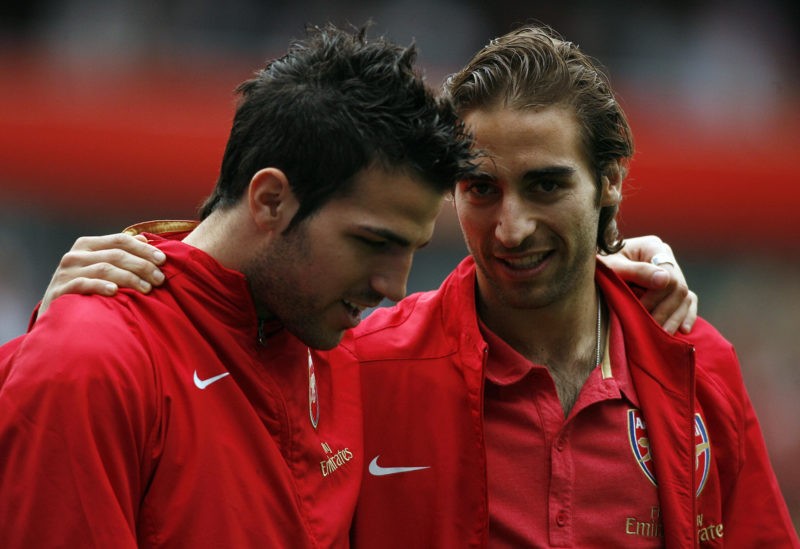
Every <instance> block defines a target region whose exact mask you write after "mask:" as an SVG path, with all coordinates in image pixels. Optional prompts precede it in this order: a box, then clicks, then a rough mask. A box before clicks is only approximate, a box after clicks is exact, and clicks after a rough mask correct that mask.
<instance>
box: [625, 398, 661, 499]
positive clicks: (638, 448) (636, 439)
mask: <svg viewBox="0 0 800 549" xmlns="http://www.w3.org/2000/svg"><path fill="white" fill-rule="evenodd" d="M628 440H629V441H630V443H631V450H633V456H634V457H635V458H636V463H637V464H639V467H640V468H641V470H642V472H643V473H644V474H645V476H646V477H647V478H648V479H650V482H652V483H653V485H654V486H655V485H656V475H655V469H654V468H653V455H652V454H651V453H650V439H649V438H647V426H646V425H645V423H644V419H643V418H642V412H640V411H639V410H636V409H633V408H632V409H630V410H628Z"/></svg>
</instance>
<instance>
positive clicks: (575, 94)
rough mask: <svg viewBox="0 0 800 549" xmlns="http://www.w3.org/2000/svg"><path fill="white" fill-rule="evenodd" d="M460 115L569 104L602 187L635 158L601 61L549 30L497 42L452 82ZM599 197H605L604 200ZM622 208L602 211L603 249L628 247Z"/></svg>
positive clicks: (538, 28) (517, 33) (448, 88)
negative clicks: (610, 173)
mask: <svg viewBox="0 0 800 549" xmlns="http://www.w3.org/2000/svg"><path fill="white" fill-rule="evenodd" d="M445 93H446V94H447V95H448V97H450V99H451V100H452V101H453V104H454V105H455V108H456V110H457V111H458V113H459V114H460V115H461V116H466V115H467V114H468V113H469V112H471V111H474V110H479V109H484V108H491V107H494V106H502V107H507V108H511V109H531V108H539V107H546V106H551V105H564V106H567V107H569V108H571V109H572V111H573V112H574V113H575V115H576V117H577V119H578V122H579V124H580V125H581V133H582V137H583V145H584V148H585V150H586V153H587V156H588V158H589V160H590V162H591V163H592V166H591V167H592V168H593V170H594V173H595V176H596V180H597V181H596V184H597V186H598V190H599V188H600V181H601V179H600V178H601V176H602V175H603V174H604V173H606V170H607V169H609V167H610V164H612V163H617V165H619V168H620V170H621V173H622V177H623V178H624V176H625V174H626V170H627V160H628V159H630V157H631V156H633V134H632V133H631V129H630V126H629V125H628V120H627V118H626V116H625V113H624V112H623V110H622V107H621V106H620V105H619V103H618V102H617V100H616V98H615V97H614V92H613V90H612V89H611V84H610V83H609V80H608V77H607V76H606V74H605V73H604V72H603V70H602V67H601V66H600V64H599V63H598V62H597V61H595V60H594V59H592V58H591V57H589V56H588V55H586V54H584V53H583V52H582V51H581V50H580V48H579V47H578V46H577V45H576V44H573V43H572V42H568V41H566V40H564V39H563V38H562V37H561V36H560V35H559V34H558V33H556V32H555V31H554V30H553V29H551V28H549V27H547V26H545V25H531V26H525V27H521V28H519V29H516V30H514V31H511V32H509V33H508V34H506V35H504V36H501V37H500V38H495V39H494V40H492V41H491V42H490V43H489V44H488V45H487V46H486V47H484V48H483V49H482V50H481V51H479V52H478V53H477V54H475V56H474V57H473V58H472V60H471V61H470V62H469V64H467V66H466V67H464V68H463V69H461V71H460V72H458V73H456V74H454V75H453V76H451V77H450V78H449V79H448V81H447V83H446V84H445ZM598 196H599V195H598ZM617 210H618V206H606V207H604V208H602V209H601V210H600V226H599V228H598V234H597V247H598V249H599V250H601V251H602V252H605V253H613V252H616V251H619V249H620V248H622V242H621V240H620V237H619V231H618V229H617V225H616V215H617Z"/></svg>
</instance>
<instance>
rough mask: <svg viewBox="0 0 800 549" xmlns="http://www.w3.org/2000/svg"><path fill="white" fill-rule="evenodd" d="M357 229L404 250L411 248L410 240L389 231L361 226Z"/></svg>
mask: <svg viewBox="0 0 800 549" xmlns="http://www.w3.org/2000/svg"><path fill="white" fill-rule="evenodd" d="M359 228H360V229H361V230H362V231H365V232H368V233H371V234H373V235H375V236H377V237H380V238H383V239H384V240H388V241H389V242H392V243H394V244H397V245H398V246H402V247H404V248H410V247H411V241H410V240H408V239H407V238H403V237H402V236H400V235H399V234H397V233H396V232H394V231H390V230H389V229H382V228H380V227H369V226H366V225H361V226H360V227H359ZM424 245H427V242H426V243H425V244H423V246H424Z"/></svg>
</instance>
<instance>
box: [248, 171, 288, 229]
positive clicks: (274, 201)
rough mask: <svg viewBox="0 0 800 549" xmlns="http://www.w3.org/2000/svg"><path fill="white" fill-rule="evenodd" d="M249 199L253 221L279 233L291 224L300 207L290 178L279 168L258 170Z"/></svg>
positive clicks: (249, 192) (252, 181) (249, 188)
mask: <svg viewBox="0 0 800 549" xmlns="http://www.w3.org/2000/svg"><path fill="white" fill-rule="evenodd" d="M247 200H248V206H249V209H250V216H251V218H252V219H253V222H254V223H255V224H256V225H257V226H258V227H260V228H262V229H265V230H268V231H275V232H277V233H280V232H282V231H283V230H284V229H285V228H286V227H288V226H289V223H290V222H291V221H292V218H293V217H294V214H296V213H297V210H298V208H299V207H300V204H299V203H298V201H297V199H296V198H295V196H294V193H293V192H292V188H291V187H290V186H289V179H288V178H287V177H286V174H285V173H283V172H282V171H281V170H279V169H277V168H264V169H262V170H259V171H258V172H256V174H255V175H254V176H253V178H252V179H251V180H250V186H249V187H248V192H247Z"/></svg>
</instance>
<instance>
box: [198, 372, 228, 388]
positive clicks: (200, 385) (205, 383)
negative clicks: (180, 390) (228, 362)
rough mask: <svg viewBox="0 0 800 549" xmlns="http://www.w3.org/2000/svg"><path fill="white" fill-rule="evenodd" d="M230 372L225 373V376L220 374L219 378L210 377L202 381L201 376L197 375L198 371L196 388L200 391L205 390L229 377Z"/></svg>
mask: <svg viewBox="0 0 800 549" xmlns="http://www.w3.org/2000/svg"><path fill="white" fill-rule="evenodd" d="M229 374H230V372H225V373H224V374H219V375H218V376H214V377H210V378H208V379H200V376H198V375H197V370H195V371H194V384H195V387H197V388H198V389H205V388H206V387H208V386H209V385H211V384H212V383H214V382H216V381H219V380H220V379H222V378H223V377H225V376H227V375H229Z"/></svg>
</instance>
